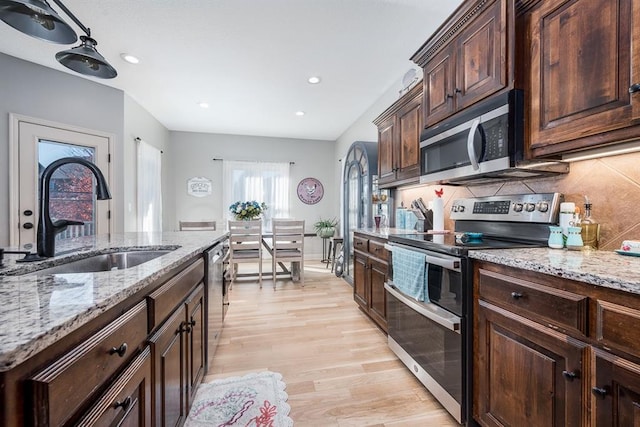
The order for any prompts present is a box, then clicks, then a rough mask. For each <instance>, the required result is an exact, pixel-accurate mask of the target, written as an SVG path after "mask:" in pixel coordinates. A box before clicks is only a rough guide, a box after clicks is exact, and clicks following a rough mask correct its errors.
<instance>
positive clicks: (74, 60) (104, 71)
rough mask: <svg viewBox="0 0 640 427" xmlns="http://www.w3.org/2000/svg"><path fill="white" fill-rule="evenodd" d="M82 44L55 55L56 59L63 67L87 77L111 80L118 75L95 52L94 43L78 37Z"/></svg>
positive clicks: (84, 37)
mask: <svg viewBox="0 0 640 427" xmlns="http://www.w3.org/2000/svg"><path fill="white" fill-rule="evenodd" d="M80 40H81V41H82V44H81V45H80V46H76V47H74V48H72V49H68V50H64V51H62V52H58V53H57V54H56V59H57V60H58V62H59V63H61V64H62V65H64V66H65V67H67V68H69V69H71V70H73V71H75V72H77V73H80V74H85V75H87V76H93V77H100V78H102V79H112V78H114V77H116V76H117V75H118V72H117V71H116V70H115V68H113V67H112V66H111V65H109V63H108V62H107V60H106V59H104V57H103V56H102V55H100V54H99V53H98V51H97V50H96V45H97V44H98V42H96V41H95V40H94V39H92V38H91V37H88V36H80Z"/></svg>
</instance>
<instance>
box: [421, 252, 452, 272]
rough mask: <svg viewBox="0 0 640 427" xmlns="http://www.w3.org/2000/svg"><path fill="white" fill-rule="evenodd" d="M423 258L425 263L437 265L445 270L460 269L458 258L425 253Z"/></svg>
mask: <svg viewBox="0 0 640 427" xmlns="http://www.w3.org/2000/svg"><path fill="white" fill-rule="evenodd" d="M424 258H425V260H426V261H427V264H433V265H437V266H439V267H442V268H446V269H447V270H453V271H460V260H458V259H445V258H438V257H435V256H431V255H425V256H424Z"/></svg>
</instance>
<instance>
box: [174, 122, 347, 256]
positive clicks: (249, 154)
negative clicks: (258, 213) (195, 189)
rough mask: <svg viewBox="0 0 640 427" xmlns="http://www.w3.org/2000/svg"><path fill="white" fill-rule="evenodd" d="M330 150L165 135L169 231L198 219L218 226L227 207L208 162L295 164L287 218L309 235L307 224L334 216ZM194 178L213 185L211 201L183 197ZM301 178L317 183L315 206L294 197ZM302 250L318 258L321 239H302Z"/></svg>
mask: <svg viewBox="0 0 640 427" xmlns="http://www.w3.org/2000/svg"><path fill="white" fill-rule="evenodd" d="M334 149H335V146H334V143H333V141H317V140H303V139H288V138H269V137H260V136H241V135H222V134H205V133H192V132H171V144H170V149H169V153H168V154H169V156H170V157H171V163H172V165H173V179H174V189H175V208H176V211H175V222H174V224H173V227H174V229H176V228H177V227H178V221H180V220H202V219H214V220H216V221H217V222H218V224H222V226H224V222H223V220H222V218H223V217H224V215H225V213H226V211H227V209H228V206H223V205H222V185H223V183H222V162H221V161H214V160H213V159H214V158H219V159H225V160H260V161H265V162H295V164H294V165H292V166H291V192H290V195H289V197H290V201H291V216H292V217H294V218H297V219H304V220H305V221H306V228H307V230H308V231H313V223H314V222H316V221H317V220H318V219H319V218H320V217H323V218H326V217H330V218H333V217H338V216H339V212H340V208H339V203H340V198H339V197H340V196H339V192H338V188H339V186H338V183H337V182H336V177H335V174H334V166H335V162H336V160H335V158H336V157H335V152H334ZM165 155H167V153H165ZM197 176H198V177H199V176H203V177H206V178H209V179H210V180H211V181H212V182H213V192H212V195H211V196H207V197H193V196H190V195H188V194H187V180H188V179H189V178H193V177H197ZM306 177H314V178H318V179H319V180H320V182H321V183H322V185H323V186H324V190H325V193H324V197H323V198H322V200H321V201H320V202H318V203H317V204H315V205H306V204H304V203H302V202H301V201H300V200H299V199H298V196H297V194H296V187H297V184H298V183H299V182H300V181H301V180H302V179H303V178H306ZM167 230H169V228H167ZM306 245H307V247H306V248H305V251H306V252H307V253H308V254H310V255H313V254H315V255H319V254H321V252H322V241H321V239H319V238H317V237H315V238H311V239H307V242H306Z"/></svg>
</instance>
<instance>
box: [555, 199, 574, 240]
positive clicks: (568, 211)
mask: <svg viewBox="0 0 640 427" xmlns="http://www.w3.org/2000/svg"><path fill="white" fill-rule="evenodd" d="M559 222H560V224H559V225H560V227H562V238H563V243H564V244H565V245H566V243H567V237H568V236H569V227H572V226H574V225H575V223H576V222H577V221H576V204H575V203H573V202H563V203H560V219H559Z"/></svg>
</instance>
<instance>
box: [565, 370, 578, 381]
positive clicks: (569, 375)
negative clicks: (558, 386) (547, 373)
mask: <svg viewBox="0 0 640 427" xmlns="http://www.w3.org/2000/svg"><path fill="white" fill-rule="evenodd" d="M562 375H563V376H564V377H565V378H566V379H568V380H569V381H573V379H574V378H578V374H576V373H575V372H573V371H562Z"/></svg>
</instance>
